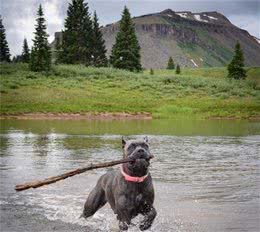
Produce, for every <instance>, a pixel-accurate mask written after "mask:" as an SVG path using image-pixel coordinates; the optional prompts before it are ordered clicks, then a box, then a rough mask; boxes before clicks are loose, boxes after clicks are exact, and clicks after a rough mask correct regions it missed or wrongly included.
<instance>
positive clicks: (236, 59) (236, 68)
mask: <svg viewBox="0 0 260 232" xmlns="http://www.w3.org/2000/svg"><path fill="white" fill-rule="evenodd" d="M227 69H228V77H229V78H234V79H245V78H246V70H245V69H244V55H243V51H242V49H241V47H240V44H239V42H237V43H236V46H235V55H234V56H233V59H232V61H231V62H230V64H229V65H228V67H227Z"/></svg>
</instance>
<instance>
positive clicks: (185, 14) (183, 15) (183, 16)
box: [176, 13, 187, 18]
mask: <svg viewBox="0 0 260 232" xmlns="http://www.w3.org/2000/svg"><path fill="white" fill-rule="evenodd" d="M176 14H177V15H179V16H181V17H182V18H187V13H176Z"/></svg>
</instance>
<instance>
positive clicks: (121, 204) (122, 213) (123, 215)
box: [116, 196, 131, 231]
mask: <svg viewBox="0 0 260 232" xmlns="http://www.w3.org/2000/svg"><path fill="white" fill-rule="evenodd" d="M116 214H117V219H118V220H119V229H120V231H125V230H128V226H129V225H130V223H131V216H130V212H129V208H128V203H127V199H126V197H125V196H120V197H118V201H117V203H116Z"/></svg>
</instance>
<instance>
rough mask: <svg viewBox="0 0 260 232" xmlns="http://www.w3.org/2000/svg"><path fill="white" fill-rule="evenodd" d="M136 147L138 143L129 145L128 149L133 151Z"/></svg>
mask: <svg viewBox="0 0 260 232" xmlns="http://www.w3.org/2000/svg"><path fill="white" fill-rule="evenodd" d="M135 148H136V145H135V144H131V145H130V146H129V147H128V151H130V152H132V151H133V150H134V149H135Z"/></svg>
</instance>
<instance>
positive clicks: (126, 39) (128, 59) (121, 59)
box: [110, 7, 142, 71]
mask: <svg viewBox="0 0 260 232" xmlns="http://www.w3.org/2000/svg"><path fill="white" fill-rule="evenodd" d="M140 59H141V55H140V46H139V43H138V40H137V37H136V34H135V28H134V24H133V22H132V19H131V15H130V12H129V10H128V9H127V7H125V8H124V10H123V14H122V18H121V20H120V25H119V32H118V33H117V35H116V42H115V44H114V45H113V48H112V52H111V57H110V62H111V64H112V65H113V66H114V67H115V68H121V69H127V70H130V71H140V70H141V69H142V66H141V62H140Z"/></svg>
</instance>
